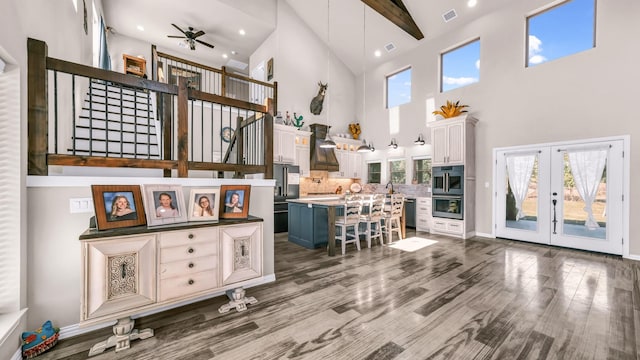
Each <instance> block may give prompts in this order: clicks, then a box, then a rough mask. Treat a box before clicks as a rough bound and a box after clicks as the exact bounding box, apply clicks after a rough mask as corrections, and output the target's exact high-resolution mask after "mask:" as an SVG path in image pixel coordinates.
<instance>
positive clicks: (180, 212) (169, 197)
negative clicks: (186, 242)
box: [142, 185, 187, 226]
mask: <svg viewBox="0 0 640 360" xmlns="http://www.w3.org/2000/svg"><path fill="white" fill-rule="evenodd" d="M142 189H143V193H142V194H143V198H144V207H145V210H146V213H147V225H148V226H157V225H166V224H174V223H181V222H186V221H187V208H186V206H185V205H184V193H183V191H182V186H181V185H142Z"/></svg>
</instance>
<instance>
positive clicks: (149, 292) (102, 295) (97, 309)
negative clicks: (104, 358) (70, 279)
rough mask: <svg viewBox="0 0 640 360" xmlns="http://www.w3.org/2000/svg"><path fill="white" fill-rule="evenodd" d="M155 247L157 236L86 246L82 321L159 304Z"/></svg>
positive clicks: (88, 244) (101, 242)
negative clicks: (157, 298) (156, 285)
mask: <svg viewBox="0 0 640 360" xmlns="http://www.w3.org/2000/svg"><path fill="white" fill-rule="evenodd" d="M155 244H156V238H155V236H153V235H144V236H135V237H130V238H122V239H118V240H107V241H95V242H86V243H84V244H83V248H84V251H83V268H84V269H83V274H84V282H85V284H84V289H85V291H84V293H83V298H82V300H83V301H82V314H81V318H82V319H81V320H87V319H90V318H96V317H100V316H104V315H109V314H113V313H117V312H120V311H126V310H130V309H133V308H136V307H139V306H143V305H147V304H152V303H154V302H155V301H156V287H155V284H156V281H155V279H156V275H155V271H156V270H155V257H156V245H155Z"/></svg>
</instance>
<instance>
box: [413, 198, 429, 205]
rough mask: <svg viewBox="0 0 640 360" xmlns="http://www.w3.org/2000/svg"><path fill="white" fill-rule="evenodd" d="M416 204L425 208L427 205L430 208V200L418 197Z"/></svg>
mask: <svg viewBox="0 0 640 360" xmlns="http://www.w3.org/2000/svg"><path fill="white" fill-rule="evenodd" d="M416 203H418V206H427V205H429V207H430V206H431V198H424V197H419V198H416Z"/></svg>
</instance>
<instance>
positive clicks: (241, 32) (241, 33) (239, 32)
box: [238, 29, 246, 36]
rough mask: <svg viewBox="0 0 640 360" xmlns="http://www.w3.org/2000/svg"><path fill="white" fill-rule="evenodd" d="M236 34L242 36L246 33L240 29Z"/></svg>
mask: <svg viewBox="0 0 640 360" xmlns="http://www.w3.org/2000/svg"><path fill="white" fill-rule="evenodd" d="M238 34H240V35H242V36H244V35H245V34H246V32H245V31H244V29H240V30H238Z"/></svg>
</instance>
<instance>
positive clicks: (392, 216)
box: [382, 194, 404, 244]
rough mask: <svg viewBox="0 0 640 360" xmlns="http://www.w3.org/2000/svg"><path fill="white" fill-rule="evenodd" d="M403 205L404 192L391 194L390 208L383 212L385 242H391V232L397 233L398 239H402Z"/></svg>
mask: <svg viewBox="0 0 640 360" xmlns="http://www.w3.org/2000/svg"><path fill="white" fill-rule="evenodd" d="M403 206H404V194H393V195H391V210H390V211H389V212H387V213H385V214H384V216H383V221H384V225H383V226H382V227H383V228H384V230H385V232H386V234H387V244H391V243H392V242H393V232H394V231H395V232H397V233H398V240H401V239H402V224H401V223H400V218H401V217H402V207H403Z"/></svg>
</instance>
